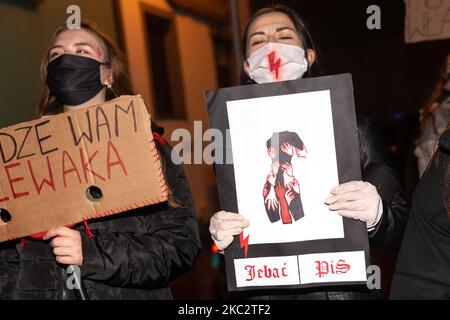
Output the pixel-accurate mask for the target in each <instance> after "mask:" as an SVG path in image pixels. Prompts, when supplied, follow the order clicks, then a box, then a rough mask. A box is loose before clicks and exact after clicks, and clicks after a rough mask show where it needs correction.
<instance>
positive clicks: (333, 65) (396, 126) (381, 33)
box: [252, 0, 450, 195]
mask: <svg viewBox="0 0 450 320" xmlns="http://www.w3.org/2000/svg"><path fill="white" fill-rule="evenodd" d="M271 3H285V4H288V5H290V6H292V7H294V8H296V10H297V12H298V13H300V15H301V16H302V18H303V19H304V20H305V22H306V24H307V26H308V27H309V29H310V32H311V33H312V36H313V40H314V41H315V43H316V46H317V47H318V51H319V61H320V62H319V64H320V69H321V73H322V74H323V75H329V74H337V73H351V74H352V76H353V84H354V88H355V102H356V110H357V112H358V113H359V114H362V115H365V116H368V117H369V118H371V119H372V120H373V121H374V122H375V123H376V124H377V125H378V127H379V128H380V129H381V132H382V133H383V135H384V137H385V139H386V141H387V142H388V143H389V145H390V146H391V151H392V152H393V155H394V156H395V158H396V159H397V163H398V165H399V171H400V173H401V174H402V176H403V180H404V184H405V188H406V190H407V192H408V195H410V193H411V192H412V190H413V188H414V186H415V184H416V181H417V175H416V159H415V158H414V155H413V144H414V140H415V138H416V136H417V129H418V111H419V109H420V108H422V107H423V105H424V104H425V102H426V100H427V99H428V97H429V95H430V93H431V90H432V88H433V85H434V83H435V81H436V80H437V78H438V75H439V71H440V68H441V66H442V63H443V61H444V58H445V56H446V54H447V53H448V52H449V50H450V41H449V40H439V41H427V42H420V43H414V44H406V43H405V42H404V29H405V4H404V2H403V0H385V1H381V0H378V1H377V0H372V1H367V0H321V1H310V0H309V1H308V0H286V1H267V0H253V1H252V6H253V8H252V9H253V10H257V9H259V8H261V7H263V6H265V5H268V4H271ZM370 5H378V6H379V7H380V9H381V30H369V29H368V28H367V26H366V21H367V19H368V18H369V16H370V14H367V13H366V10H367V7H369V6H370Z"/></svg>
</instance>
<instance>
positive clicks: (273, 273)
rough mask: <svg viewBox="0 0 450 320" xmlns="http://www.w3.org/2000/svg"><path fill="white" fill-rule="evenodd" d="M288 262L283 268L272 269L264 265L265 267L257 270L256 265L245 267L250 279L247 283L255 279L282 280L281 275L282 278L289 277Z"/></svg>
mask: <svg viewBox="0 0 450 320" xmlns="http://www.w3.org/2000/svg"><path fill="white" fill-rule="evenodd" d="M286 270H287V268H286V262H285V263H284V267H283V268H277V267H275V268H271V267H269V266H267V265H264V267H261V268H257V267H255V266H254V265H247V266H245V271H246V272H247V276H248V278H247V279H245V281H253V280H254V279H255V278H259V279H262V278H265V279H271V278H280V273H281V276H282V277H287V276H288V275H287V272H286Z"/></svg>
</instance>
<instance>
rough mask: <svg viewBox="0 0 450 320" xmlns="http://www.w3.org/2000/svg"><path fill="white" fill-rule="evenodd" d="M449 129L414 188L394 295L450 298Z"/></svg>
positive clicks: (392, 297) (392, 295)
mask: <svg viewBox="0 0 450 320" xmlns="http://www.w3.org/2000/svg"><path fill="white" fill-rule="evenodd" d="M449 270H450V129H447V130H446V131H444V133H443V134H442V135H441V136H440V139H439V141H438V145H437V151H436V152H435V154H434V156H433V158H432V159H431V161H430V164H429V166H428V169H426V170H425V172H424V175H423V176H422V179H421V180H420V181H419V184H418V185H417V188H416V190H415V192H414V196H413V201H412V209H411V213H410V217H409V221H408V225H407V227H406V231H405V237H404V239H403V243H402V246H401V250H400V253H399V255H398V258H397V265H396V269H395V273H394V277H393V280H392V287H391V294H390V298H391V299H445V300H448V299H450V273H449Z"/></svg>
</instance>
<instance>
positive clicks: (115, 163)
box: [106, 140, 128, 179]
mask: <svg viewBox="0 0 450 320" xmlns="http://www.w3.org/2000/svg"><path fill="white" fill-rule="evenodd" d="M111 150H113V151H114V153H115V154H116V158H117V161H116V162H111ZM106 157H107V160H106V162H107V163H106V166H107V171H108V179H111V168H112V167H113V166H116V165H120V167H121V168H122V170H123V172H124V173H125V175H126V176H127V175H128V173H127V169H126V168H125V164H124V163H123V161H122V158H120V156H119V152H117V148H116V147H115V146H114V144H113V143H112V141H111V140H110V141H109V142H108V153H107V156H106Z"/></svg>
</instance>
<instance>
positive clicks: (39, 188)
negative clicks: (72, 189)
mask: <svg viewBox="0 0 450 320" xmlns="http://www.w3.org/2000/svg"><path fill="white" fill-rule="evenodd" d="M46 158H47V169H48V175H49V176H50V178H49V179H50V180H49V179H46V178H42V180H41V182H40V183H39V184H38V182H37V181H36V177H35V176H34V172H33V167H32V166H31V161H30V160H28V161H27V163H28V168H29V169H30V174H31V178H32V179H33V183H34V186H35V188H36V191H37V193H38V195H40V194H41V191H42V189H43V188H44V185H45V184H47V185H49V186H50V187H51V188H52V189H53V191H56V188H55V180H54V179H53V172H52V167H51V165H50V158H49V157H48V156H47V157H46Z"/></svg>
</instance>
